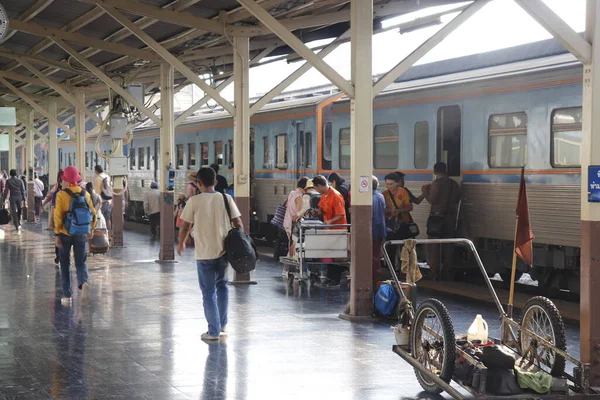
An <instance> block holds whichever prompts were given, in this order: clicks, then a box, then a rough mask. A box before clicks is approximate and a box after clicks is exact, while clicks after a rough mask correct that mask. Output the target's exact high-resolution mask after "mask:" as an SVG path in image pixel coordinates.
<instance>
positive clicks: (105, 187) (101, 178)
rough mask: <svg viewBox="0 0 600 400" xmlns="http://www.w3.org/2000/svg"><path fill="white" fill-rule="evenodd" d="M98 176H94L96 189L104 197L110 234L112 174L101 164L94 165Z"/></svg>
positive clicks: (103, 204) (105, 216) (103, 205)
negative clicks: (109, 174)
mask: <svg viewBox="0 0 600 400" xmlns="http://www.w3.org/2000/svg"><path fill="white" fill-rule="evenodd" d="M94 172H95V173H96V177H95V178H94V190H95V191H96V193H98V194H99V195H100V197H101V198H102V209H101V210H102V215H103V216H104V219H105V220H106V228H107V229H108V233H109V235H111V234H112V198H113V191H112V187H111V186H110V176H108V174H107V173H105V172H104V168H102V166H101V165H96V166H95V167H94Z"/></svg>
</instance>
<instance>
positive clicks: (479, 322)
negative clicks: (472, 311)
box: [467, 314, 488, 344]
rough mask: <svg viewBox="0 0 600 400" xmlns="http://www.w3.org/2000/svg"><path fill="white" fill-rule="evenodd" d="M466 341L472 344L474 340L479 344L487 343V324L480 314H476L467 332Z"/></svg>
mask: <svg viewBox="0 0 600 400" xmlns="http://www.w3.org/2000/svg"><path fill="white" fill-rule="evenodd" d="M467 340H468V341H469V342H473V341H475V340H479V341H481V343H484V344H485V343H487V341H488V324H487V322H485V320H484V319H483V317H482V316H481V314H477V316H476V317H475V320H474V321H473V323H472V324H471V326H470V327H469V330H468V331H467Z"/></svg>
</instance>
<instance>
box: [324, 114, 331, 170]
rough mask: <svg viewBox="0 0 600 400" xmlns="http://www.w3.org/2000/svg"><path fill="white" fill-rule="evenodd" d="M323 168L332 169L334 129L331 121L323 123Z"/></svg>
mask: <svg viewBox="0 0 600 400" xmlns="http://www.w3.org/2000/svg"><path fill="white" fill-rule="evenodd" d="M322 145H323V160H322V161H323V169H324V170H330V169H331V160H332V156H331V153H332V149H333V130H332V125H331V122H326V123H325V124H324V125H323V143H322Z"/></svg>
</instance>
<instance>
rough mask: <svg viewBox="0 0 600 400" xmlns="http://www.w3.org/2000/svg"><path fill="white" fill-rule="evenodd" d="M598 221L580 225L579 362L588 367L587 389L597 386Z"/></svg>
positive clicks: (599, 382) (599, 332)
mask: <svg viewBox="0 0 600 400" xmlns="http://www.w3.org/2000/svg"><path fill="white" fill-rule="evenodd" d="M599 237H600V221H581V300H580V306H579V307H580V311H579V312H580V350H581V361H582V362H583V363H586V364H590V386H592V387H598V386H600V290H597V289H598V287H600V246H599V245H598V238H599Z"/></svg>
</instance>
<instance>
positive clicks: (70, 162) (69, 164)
mask: <svg viewBox="0 0 600 400" xmlns="http://www.w3.org/2000/svg"><path fill="white" fill-rule="evenodd" d="M71 154H72V153H69V163H68V164H67V167H68V166H71V165H73V164H72V159H71Z"/></svg>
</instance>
